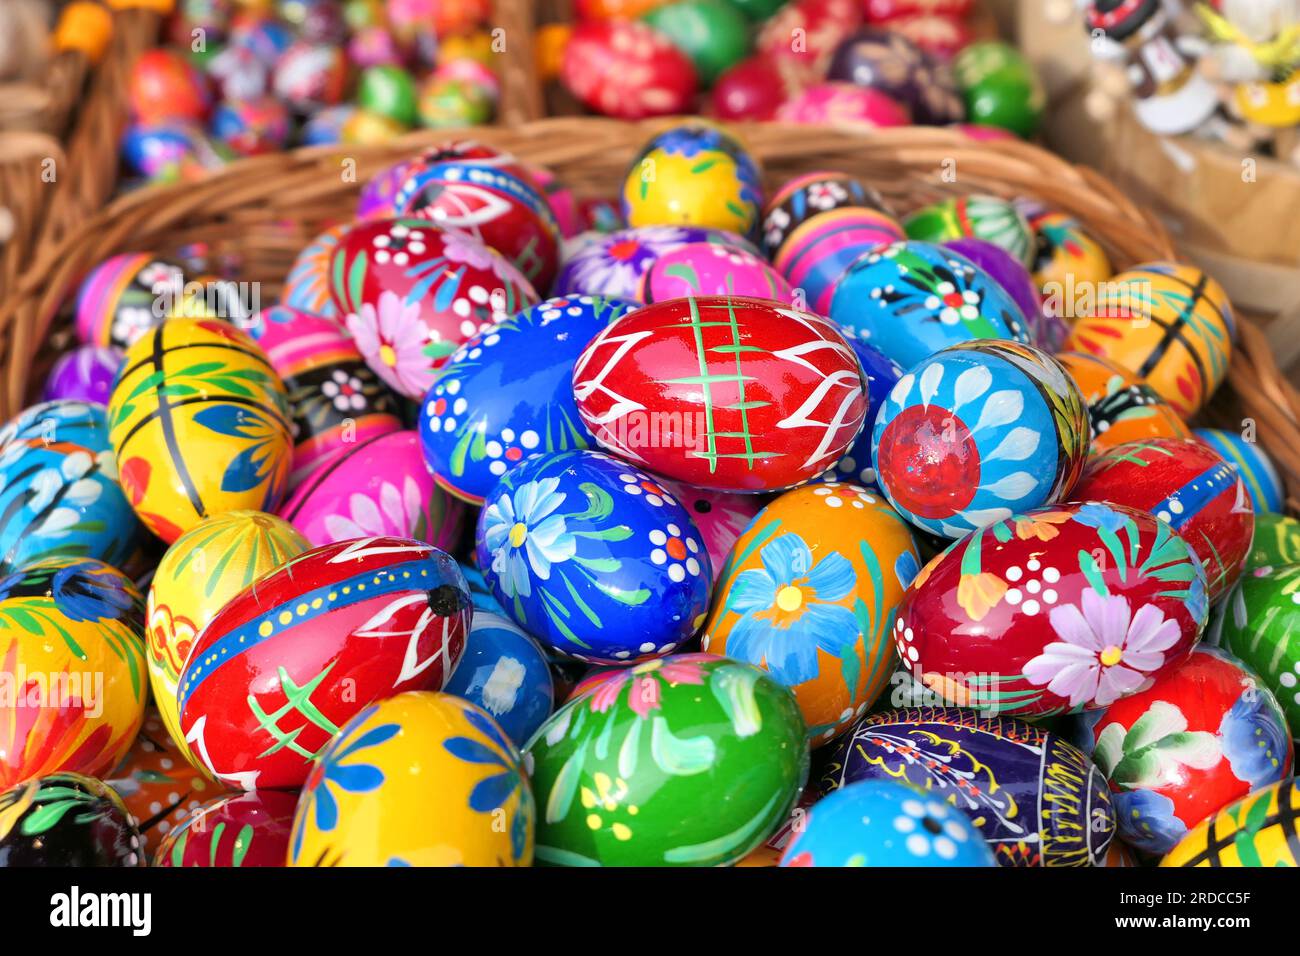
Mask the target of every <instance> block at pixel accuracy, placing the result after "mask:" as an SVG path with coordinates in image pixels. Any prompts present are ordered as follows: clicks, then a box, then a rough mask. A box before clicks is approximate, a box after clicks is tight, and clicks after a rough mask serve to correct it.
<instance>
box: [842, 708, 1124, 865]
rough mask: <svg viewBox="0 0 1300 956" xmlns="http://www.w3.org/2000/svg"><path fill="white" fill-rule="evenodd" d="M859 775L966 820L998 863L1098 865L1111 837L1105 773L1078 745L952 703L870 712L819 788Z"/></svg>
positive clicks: (1112, 826) (1111, 811)
mask: <svg viewBox="0 0 1300 956" xmlns="http://www.w3.org/2000/svg"><path fill="white" fill-rule="evenodd" d="M860 780H889V781H893V782H897V783H907V784H911V785H912V786H914V787H919V788H920V789H922V790H924V791H925V792H926V794H927V795H928V796H929V798H930V799H933V800H940V801H943V802H946V803H949V804H951V805H952V806H954V807H956V808H957V809H958V810H960V811H962V813H964V814H965V815H966V816H967V817H969V818H970V820H971V822H973V823H974V824H975V826H976V828H977V829H978V830H979V831H980V833H982V834H983V836H984V839H985V840H986V841H988V844H989V846H990V847H992V849H993V853H994V855H995V856H996V857H997V861H998V863H1000V864H1001V865H1002V866H1028V867H1039V866H1050V867H1057V866H1097V865H1099V864H1100V863H1101V861H1102V860H1103V859H1105V857H1106V852H1107V849H1108V848H1109V846H1110V845H1111V842H1112V840H1113V838H1114V836H1115V810H1114V808H1113V806H1112V803H1111V797H1110V791H1109V790H1108V789H1107V786H1106V778H1105V777H1103V776H1102V774H1101V772H1100V771H1099V770H1098V769H1097V768H1096V767H1095V766H1094V765H1093V763H1092V761H1090V760H1089V759H1088V758H1087V757H1086V756H1084V754H1083V753H1081V752H1080V751H1079V749H1078V748H1077V747H1074V746H1072V745H1071V744H1069V743H1066V742H1065V741H1064V740H1062V739H1061V738H1060V737H1059V736H1057V735H1056V734H1052V733H1048V732H1047V731H1046V730H1044V729H1042V728H1041V727H1037V726H1035V725H1033V724H1029V723H1026V722H1025V721H1023V720H1016V719H1015V718H1012V717H1004V716H997V717H981V716H979V715H978V714H977V713H975V712H974V711H971V710H963V709H959V708H956V707H914V708H908V709H905V710H890V711H884V712H882V713H877V714H868V715H867V716H865V717H863V718H862V719H861V720H860V721H858V723H857V725H856V726H855V727H854V728H853V730H852V732H851V733H850V734H849V735H848V736H847V737H845V738H843V739H842V740H841V741H840V743H839V744H838V745H837V746H836V748H835V750H834V751H833V752H832V754H831V755H830V760H829V763H828V765H827V768H826V771H825V773H824V775H823V776H822V779H821V789H822V792H823V793H829V792H831V791H834V790H838V789H840V788H847V787H850V786H852V785H853V784H855V783H856V782H857V781H860Z"/></svg>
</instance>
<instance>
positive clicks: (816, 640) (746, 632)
mask: <svg viewBox="0 0 1300 956" xmlns="http://www.w3.org/2000/svg"><path fill="white" fill-rule="evenodd" d="M759 556H760V558H761V559H762V562H763V567H762V568H761V569H760V568H750V569H749V570H747V571H741V572H740V574H738V575H736V580H735V583H734V584H732V586H731V591H730V593H729V594H728V595H727V610H728V611H734V612H735V613H737V614H739V615H740V616H741V617H740V620H739V621H737V622H736V625H735V627H734V628H732V630H731V634H730V635H729V636H728V638H727V656H728V657H731V658H734V659H736V660H740V661H746V662H747V663H750V664H757V665H765V666H766V667H767V670H768V671H769V672H770V673H771V674H772V676H773V677H775V678H776V679H777V680H779V681H781V683H783V684H785V685H787V686H791V687H793V686H794V685H796V684H802V683H803V682H804V681H808V680H812V679H813V678H814V677H816V676H817V674H818V673H819V671H820V668H819V665H818V663H817V649H818V648H821V649H822V650H823V651H825V652H826V653H828V654H832V655H834V656H835V657H843V656H844V655H845V654H846V653H852V652H853V645H854V644H855V643H856V641H857V639H858V634H859V631H858V620H857V618H856V617H854V615H853V612H852V611H850V610H849V609H848V608H847V607H843V606H841V605H839V604H836V603H834V602H836V601H842V600H844V599H845V598H846V597H848V596H849V595H850V594H851V593H852V592H853V589H854V587H855V586H856V585H857V575H856V574H855V573H854V571H853V565H851V564H850V563H849V562H848V559H846V558H845V557H844V556H843V555H841V554H838V553H835V552H832V553H830V554H828V555H826V556H825V557H824V558H822V559H821V560H820V561H818V562H817V563H816V564H815V565H814V564H813V561H812V551H811V550H810V549H809V548H808V545H807V544H805V543H804V540H803V539H802V538H801V537H799V535H797V534H790V533H787V534H783V535H781V536H780V537H777V538H774V539H773V540H772V541H771V542H769V543H768V544H766V545H764V546H763V549H762V550H761V551H760V552H759Z"/></svg>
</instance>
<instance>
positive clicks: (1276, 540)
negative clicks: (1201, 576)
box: [1246, 511, 1300, 571]
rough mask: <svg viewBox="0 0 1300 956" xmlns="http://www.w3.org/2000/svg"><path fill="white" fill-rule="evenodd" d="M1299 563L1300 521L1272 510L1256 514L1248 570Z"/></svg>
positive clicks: (1247, 564) (1247, 561) (1247, 560)
mask: <svg viewBox="0 0 1300 956" xmlns="http://www.w3.org/2000/svg"><path fill="white" fill-rule="evenodd" d="M1284 564H1300V521H1297V520H1296V519H1295V518H1292V517H1290V516H1289V515H1282V514H1275V513H1274V512H1271V511H1265V512H1259V511H1256V512H1255V537H1254V539H1253V541H1252V542H1251V547H1250V557H1248V558H1247V559H1246V570H1247V571H1253V570H1254V569H1255V568H1263V567H1275V568H1276V567H1280V566H1281V565H1284Z"/></svg>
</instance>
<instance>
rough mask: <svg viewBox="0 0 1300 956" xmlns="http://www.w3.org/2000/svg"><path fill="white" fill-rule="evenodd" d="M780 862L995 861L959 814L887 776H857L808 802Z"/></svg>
mask: <svg viewBox="0 0 1300 956" xmlns="http://www.w3.org/2000/svg"><path fill="white" fill-rule="evenodd" d="M781 865H782V866H821V867H827V866H840V867H875V866H924V867H935V866H981V867H983V866H997V860H996V859H995V857H994V856H993V851H992V850H991V849H989V845H988V842H987V841H986V840H985V839H984V837H983V835H982V834H981V833H980V832H979V830H977V829H976V828H975V825H974V824H973V823H971V822H970V820H969V819H968V818H967V817H966V815H965V814H964V813H962V812H961V811H960V810H958V809H957V808H956V807H953V806H952V805H951V804H948V803H945V802H944V801H943V800H939V799H937V798H936V797H934V796H933V795H931V794H928V793H926V792H925V791H923V790H918V789H916V788H915V787H911V786H908V785H907V784H903V783H895V782H894V781H892V780H862V781H859V782H858V783H852V784H849V785H848V786H847V787H842V788H840V789H839V790H835V791H832V792H831V793H830V794H828V795H827V796H826V797H824V798H822V799H821V800H819V801H818V802H817V803H815V804H813V806H812V809H810V810H809V811H808V815H807V818H806V819H805V820H804V825H803V827H802V828H796V832H795V837H794V839H793V840H791V841H790V843H789V844H787V845H786V848H785V852H784V853H783V854H782V856H781Z"/></svg>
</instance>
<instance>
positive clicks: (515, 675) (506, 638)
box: [444, 612, 555, 747]
mask: <svg viewBox="0 0 1300 956" xmlns="http://www.w3.org/2000/svg"><path fill="white" fill-rule="evenodd" d="M444 689H445V690H446V692H447V693H448V694H455V695H456V696H457V697H463V698H465V699H466V700H467V701H469V702H470V703H471V704H477V705H478V706H479V707H481V708H483V710H485V711H487V713H488V714H490V715H491V716H492V719H493V720H495V721H496V722H497V725H498V726H500V728H501V729H502V730H503V731H505V733H506V736H507V737H509V738H510V739H511V740H513V741H514V742H515V744H516V745H517V746H520V747H522V746H523V745H524V744H525V743H527V742H528V738H529V737H531V736H532V735H533V732H534V731H535V730H537V728H538V727H540V726H541V725H542V722H543V721H545V720H546V718H547V717H549V716H551V709H552V707H553V706H554V704H555V697H554V694H555V690H554V681H553V680H552V678H551V669H550V667H549V666H548V665H547V663H546V655H545V653H543V651H542V649H541V648H540V647H538V646H537V642H536V641H534V640H533V639H532V638H531V637H529V636H528V634H527V633H525V632H524V631H523V630H521V629H520V628H519V627H518V626H516V625H515V624H514V623H513V622H511V621H509V620H507V619H506V618H504V617H502V616H500V615H499V614H493V613H490V612H488V613H482V612H476V613H475V614H474V623H473V625H472V626H471V627H470V630H469V636H468V637H466V638H465V654H464V656H463V657H462V658H461V662H460V664H458V665H457V667H456V672H455V673H454V674H453V675H452V677H451V680H449V681H448V682H447V686H446V687H445V688H444Z"/></svg>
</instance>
